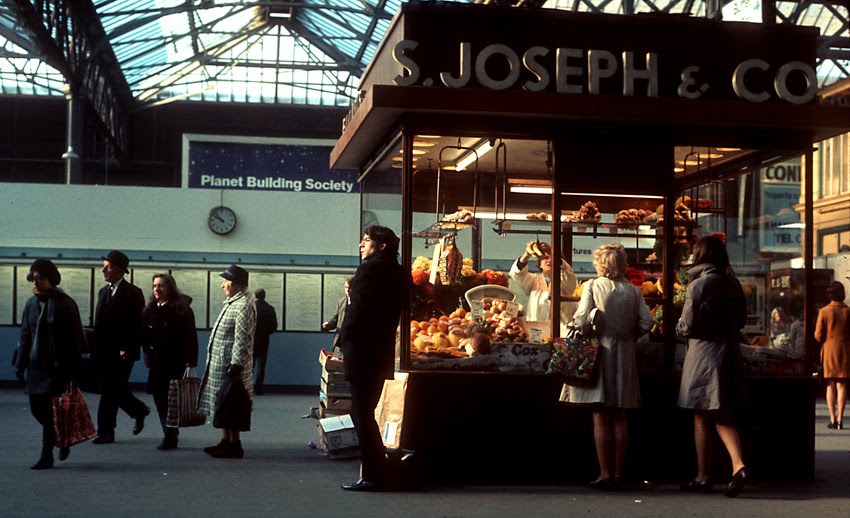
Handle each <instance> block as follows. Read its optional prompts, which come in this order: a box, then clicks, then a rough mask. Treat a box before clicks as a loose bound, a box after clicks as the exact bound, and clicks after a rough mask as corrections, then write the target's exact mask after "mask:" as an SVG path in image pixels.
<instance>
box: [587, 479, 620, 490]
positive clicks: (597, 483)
mask: <svg viewBox="0 0 850 518" xmlns="http://www.w3.org/2000/svg"><path fill="white" fill-rule="evenodd" d="M614 485H615V483H614V478H613V477H608V478H600V479H599V480H594V481H593V482H591V483H590V488H591V489H598V490H600V491H613V490H614Z"/></svg>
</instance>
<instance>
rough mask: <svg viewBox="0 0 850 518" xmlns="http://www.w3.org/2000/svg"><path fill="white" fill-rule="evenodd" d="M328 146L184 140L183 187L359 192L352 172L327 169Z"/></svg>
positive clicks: (285, 141)
mask: <svg viewBox="0 0 850 518" xmlns="http://www.w3.org/2000/svg"><path fill="white" fill-rule="evenodd" d="M223 139H226V140H223ZM333 143H334V141H322V140H309V139H268V138H252V137H221V136H211V135H185V136H184V139H183V186H184V187H187V188H190V189H239V190H251V191H283V192H295V193H307V192H312V193H340V194H354V193H357V192H359V186H358V183H357V172H356V171H330V170H329V168H328V162H329V158H328V157H329V156H330V151H331V149H332V146H333Z"/></svg>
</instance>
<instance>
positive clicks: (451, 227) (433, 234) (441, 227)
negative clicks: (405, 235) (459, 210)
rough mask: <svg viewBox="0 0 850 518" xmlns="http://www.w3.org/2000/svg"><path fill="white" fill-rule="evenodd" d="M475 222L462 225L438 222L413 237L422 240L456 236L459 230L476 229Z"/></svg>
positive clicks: (454, 222)
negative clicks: (450, 235)
mask: <svg viewBox="0 0 850 518" xmlns="http://www.w3.org/2000/svg"><path fill="white" fill-rule="evenodd" d="M474 226H475V222H474V221H472V222H467V223H460V222H456V221H438V222H436V223H433V224H431V225H429V226H428V228H425V229H424V230H421V231H419V232H414V233H413V234H412V235H413V237H416V238H420V239H440V238H441V237H443V236H445V235H448V234H456V233H457V232H458V231H459V230H464V229H467V228H469V227H474Z"/></svg>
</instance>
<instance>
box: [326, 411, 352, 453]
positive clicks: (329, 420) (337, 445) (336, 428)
mask: <svg viewBox="0 0 850 518" xmlns="http://www.w3.org/2000/svg"><path fill="white" fill-rule="evenodd" d="M317 429H318V431H319V441H320V442H321V445H322V450H324V451H325V452H328V453H331V452H341V451H342V450H346V449H351V448H355V447H359V446H360V442H359V441H358V440H357V432H355V431H354V423H353V422H352V421H351V416H350V415H348V414H345V415H337V416H331V417H325V418H324V419H319V424H318V425H317Z"/></svg>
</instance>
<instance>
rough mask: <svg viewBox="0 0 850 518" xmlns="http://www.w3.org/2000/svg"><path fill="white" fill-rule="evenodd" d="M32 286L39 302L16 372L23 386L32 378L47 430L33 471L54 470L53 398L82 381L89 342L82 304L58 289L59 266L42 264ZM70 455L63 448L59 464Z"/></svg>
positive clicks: (37, 412) (34, 401)
mask: <svg viewBox="0 0 850 518" xmlns="http://www.w3.org/2000/svg"><path fill="white" fill-rule="evenodd" d="M27 280H28V281H30V282H31V283H32V292H33V296H32V297H30V299H29V300H28V301H27V303H26V306H24V312H23V314H22V315H21V338H20V342H19V344H18V354H17V359H16V362H15V369H16V373H17V377H18V379H19V380H21V381H24V379H25V376H24V373H25V372H26V381H25V387H26V388H25V390H26V393H27V394H28V395H29V400H30V411H31V412H32V415H33V417H35V419H36V421H38V422H39V424H41V456H40V457H39V459H38V462H36V463H35V464H33V465H32V469H49V468H52V467H53V444H54V441H55V435H54V430H53V403H52V398H53V397H55V396H58V395H60V394H62V392H63V391H64V390H65V389H66V387H67V385H68V383H69V382H70V381H71V380H73V379H75V378H76V377H77V374H78V372H79V367H80V353H81V351H82V349H83V344H84V343H85V337H84V335H83V325H82V323H81V322H80V311H79V309H78V308H77V303H76V302H74V299H72V298H71V297H69V296H68V294H66V293H65V292H64V291H62V290H61V289H60V288H59V287H58V286H59V283H60V282H61V280H62V276H61V275H60V274H59V270H58V269H57V268H56V265H55V264H53V263H52V262H51V261H48V260H47V259H36V260H35V261H34V262H33V263H32V266H30V271H29V273H28V274H27ZM69 454H70V449H69V448H67V447H66V448H61V449H60V450H59V460H65V459H67V458H68V455H69Z"/></svg>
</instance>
